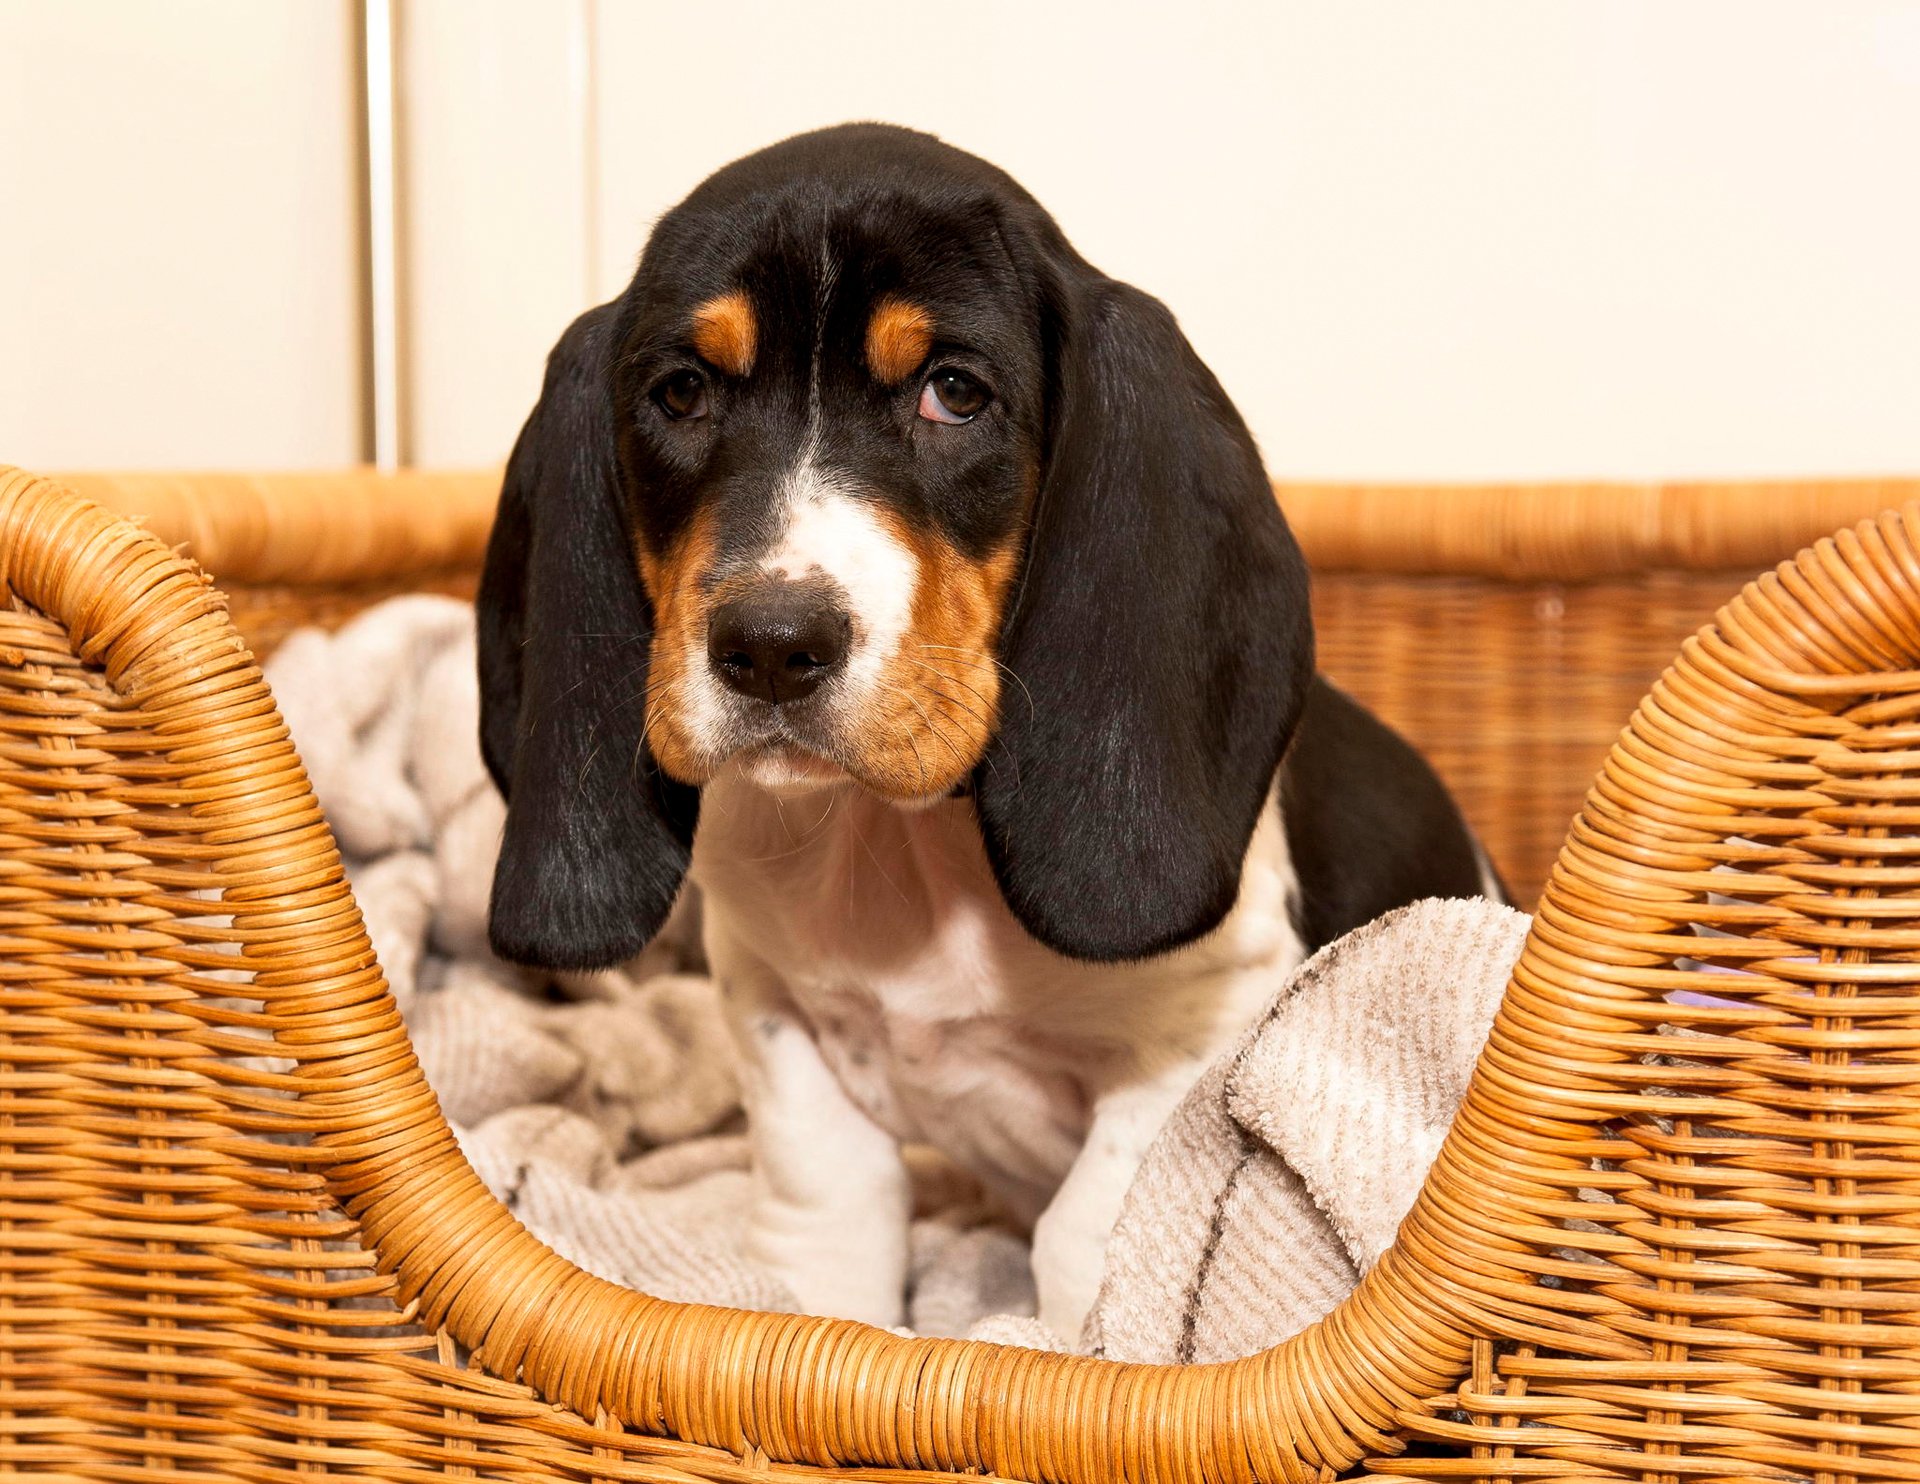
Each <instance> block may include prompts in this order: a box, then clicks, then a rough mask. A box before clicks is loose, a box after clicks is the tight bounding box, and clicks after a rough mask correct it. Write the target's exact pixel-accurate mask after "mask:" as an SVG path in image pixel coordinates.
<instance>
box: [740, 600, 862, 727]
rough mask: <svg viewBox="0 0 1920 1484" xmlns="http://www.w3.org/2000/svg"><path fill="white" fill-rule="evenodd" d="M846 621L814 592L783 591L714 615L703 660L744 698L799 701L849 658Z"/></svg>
mask: <svg viewBox="0 0 1920 1484" xmlns="http://www.w3.org/2000/svg"><path fill="white" fill-rule="evenodd" d="M847 632H848V621H847V615H846V614H845V613H844V612H842V611H841V610H840V609H839V608H838V607H836V606H835V605H834V604H833V603H832V602H831V601H829V600H827V599H825V598H823V597H821V595H820V594H819V593H817V592H811V591H808V590H807V589H806V588H803V587H794V586H791V585H782V586H779V587H774V588H768V589H762V590H760V591H757V592H752V593H748V594H746V595H745V596H743V597H738V598H734V599H732V600H731V601H729V602H725V603H722V604H721V605H720V606H719V607H718V608H716V609H714V610H713V617H712V619H711V620H710V621H709V622H708V625H707V660H708V662H709V663H711V664H712V666H713V668H714V673H715V674H717V675H719V677H720V678H721V679H722V680H724V681H726V683H727V684H728V685H730V686H732V687H733V688H734V689H735V690H737V691H739V692H740V694H741V695H743V696H753V697H754V698H756V699H757V700H762V701H772V702H773V703H774V704H775V705H778V704H779V703H780V702H782V701H797V700H799V699H800V698H801V697H802V696H809V695H812V694H813V692H814V691H816V690H818V689H819V688H820V682H821V681H823V680H825V679H826V678H827V677H828V676H829V675H831V674H832V673H833V672H834V671H835V670H837V669H839V668H840V665H841V662H842V661H844V660H845V659H846V657H847Z"/></svg>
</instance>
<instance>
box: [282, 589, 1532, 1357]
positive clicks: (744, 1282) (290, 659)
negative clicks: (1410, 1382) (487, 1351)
mask: <svg viewBox="0 0 1920 1484" xmlns="http://www.w3.org/2000/svg"><path fill="white" fill-rule="evenodd" d="M267 675H268V679H269V680H270V681H271V683H272V685H273V689H274V692H275V695H276V697H277V699H278V701H279V704H280V707H281V710H282V713H283V714H284V715H285V717H286V720H287V723H288V725H289V726H290V727H291V728H292V731H293V734H294V738H295V741H296V743H297V745H298V747H299V749H300V753H301V756H302V758H303V760H304V761H305V763H306V766H307V770H308V774H309V776H310V777H311V779H312V781H313V786H314V790H315V792H316V794H317V795H318V796H319V799H320V802H321V805H322V807H323V808H324V809H325V810H326V812H327V815H328V818H329V820H330V821H331V822H332V825H333V828H334V832H335V835H336V836H337V838H338V839H339V842H340V847H341V851H342V853H343V854H344V855H345V857H346V859H347V862H348V871H349V874H350V876H351V877H352V880H353V885H354V892H355V895H356V897H357V898H358V900H359V902H360V906H361V911H362V912H363V914H364V915H365V917H366V920H367V927H368V932H369V934H370V936H371V937H372V939H373V943H374V947H375V949H376V951H377V952H378V954H379V956H380V961H381V963H382V964H383V965H384V966H385V968H386V971H387V976H388V980H389V982H390V983H391V984H392V986H393V991H394V995H395V997H396V999H397V1000H398V1001H399V1004H400V1007H401V1010H402V1012H403V1013H404V1015H405V1016H406V1019H407V1025H408V1029H409V1031H410V1032H411V1034H412V1037H413V1042H414V1046H415V1049H416V1051H417V1052H418V1054H419V1057H420V1061H421V1064H422V1066H423V1067H424V1068H425V1071H426V1074H427V1078H428V1080H429V1082H431V1084H432V1085H433V1087H434V1090H435V1091H436V1092H437V1093H438V1094H439V1097H440V1102H441V1106H442V1107H443V1109H444V1110H445V1112H446V1114H447V1118H448V1120H449V1121H450V1122H451V1123H452V1124H453V1126H454V1128H455V1130H456V1132H457V1133H458V1135H459V1137H460V1141H461V1144H462V1147H463V1148H464V1149H465V1150H466V1151H467V1154H468V1156H469V1157H470V1158H471V1159H472V1161H473V1163H474V1166H475V1168H476V1169H477V1170H478V1171H479V1173H480V1175H481V1177H482V1178H483V1179H484V1180H485V1181H486V1182H487V1184H488V1186H489V1187H490V1188H491V1189H492V1190H493V1191H494V1192H495V1193H496V1194H497V1195H498V1196H499V1197H500V1198H501V1199H502V1200H503V1201H505V1202H506V1203H507V1204H508V1205H509V1206H511V1207H512V1208H513V1209H514V1210H515V1211H516V1212H517V1213H518V1215H519V1216H520V1217H521V1219H522V1220H523V1221H525V1222H526V1223H527V1225H528V1226H529V1227H530V1228H531V1229H532V1230H533V1231H534V1232H536V1233H537V1234H538V1235H539V1236H541V1237H542V1238H543V1239H544V1240H546V1241H547V1242H548V1243H550V1244H551V1245H552V1246H553V1247H554V1248H556V1249H557V1250H558V1251H560V1252H562V1253H564V1254H565V1255H566V1256H568V1257H570V1258H572V1259H573V1260H574V1261H575V1262H577V1263H579V1264H580V1265H581V1266H582V1267H584V1268H587V1269H588V1270H590V1271H592V1272H595V1273H598V1274H600V1275H601V1276H603V1277H605V1278H608V1279H611V1280H612V1281H614V1282H617V1283H623V1284H627V1285H630V1286H632V1287H636V1288H641V1289H645V1290H646V1291H648V1292H650V1293H655V1294H659V1295H661V1296H662V1297H666V1298H673V1299H681V1300H688V1301H697V1302H704V1303H717V1304H730V1305H737V1306H741V1307H749V1308H762V1309H791V1308H792V1307H793V1299H792V1296H791V1295H790V1294H789V1293H787V1292H786V1290H785V1289H784V1288H783V1287H782V1286H781V1284H780V1283H779V1282H778V1281H777V1280H776V1279H775V1278H774V1277H773V1276H772V1275H771V1274H770V1273H768V1272H766V1271H765V1270H763V1269H761V1268H760V1267H758V1266H757V1265H756V1264H755V1263H754V1262H752V1261H751V1260H750V1259H749V1258H748V1257H747V1256H746V1255H745V1254H744V1253H743V1251H742V1250H741V1243H740V1233H741V1230H742V1226H743V1216H744V1211H745V1205H746V1200H747V1192H748V1174H747V1150H746V1140H745V1136H744V1133H743V1131H742V1128H741V1115H740V1108H739V1099H738V1092H737V1087H736V1084H735V1080H734V1072H733V1067H732V1061H731V1053H730V1049H729V1046H728V1043H727V1040H726V1036H725V1032H724V1030H723V1028H722V1025H721V1022H720V1016H719V1012H718V1007H717V1005H716V1003H715V997H714V991H713V987H712V985H711V983H710V982H709V981H708V980H707V979H706V978H705V977H704V976H703V975H702V973H701V972H700V970H701V967H702V964H701V958H700V952H699V946H698V924H697V921H696V920H695V918H696V917H697V903H695V902H693V901H691V900H688V901H684V902H683V903H682V905H681V907H680V908H679V909H678V910H677V911H676V912H675V915H674V918H673V920H672V921H671V922H670V923H669V925H668V929H667V931H666V932H665V933H663V934H662V936H661V938H660V940H658V941H657V942H655V943H654V944H653V945H652V946H650V947H649V948H648V950H647V951H646V952H645V953H644V954H642V955H641V957H640V958H638V959H636V960H634V961H633V962H631V963H629V964H626V965H624V966H622V967H621V968H620V969H619V970H616V971H612V972H608V973H604V974H593V975H561V976H545V975H539V974H534V973H530V972H528V971H525V970H520V969H516V968H514V967H512V966H509V965H506V964H503V963H501V962H500V961H498V960H497V959H495V958H493V957H492V955H491V954H490V953H488V951H487V948H486V900H487V892H488V887H489V882H490V879H491V875H492V868H493V857H494V852H495V850H496V848H497V845H498V840H499V832H500V825H501V821H502V819H503V817H504V812H505V811H504V807H503V806H502V804H501V802H500V799H499V797H498V795H497V794H496V793H495V791H494V789H493V785H492V783H491V782H490V781H489V780H488V778H487V776H486V773H485V770H484V768H483V767H482V765H481V762H480V757H479V750H478V744H477V740H476V739H477V737H478V726H479V721H478V712H479V703H478V696H477V693H476V684H475V679H474V675H475V665H474V636H473V614H472V610H471V608H470V607H469V606H468V605H466V604H462V603H458V602H455V601H452V600H450V599H444V598H435V597H412V598H398V599H394V600H392V601H390V602H387V603H384V604H381V605H380V606H378V607H376V608H374V609H371V610H369V611H368V612H367V613H365V614H363V615H362V616H361V617H360V618H358V619H357V620H355V621H354V622H353V623H352V624H350V625H348V626H347V627H346V628H344V629H342V630H340V631H339V632H338V633H336V634H332V635H328V634H323V633H321V632H319V631H314V630H309V631H304V632H301V633H298V634H295V635H293V636H292V637H291V638H289V639H288V640H287V641H286V643H285V644H284V645H282V647H281V648H280V650H279V651H278V653H276V654H275V656H274V658H273V660H272V662H271V663H270V664H269V665H268V667H267ZM689 896H691V893H689ZM1525 929H1526V919H1524V918H1523V917H1521V916H1519V914H1517V913H1514V912H1512V911H1510V910H1509V909H1507V908H1503V907H1497V906H1494V905H1492V904H1490V903H1486V902H1427V903H1421V904H1418V905H1416V906H1414V907H1411V908H1408V909H1406V910H1404V911H1402V912H1399V913H1395V914H1392V915H1390V916H1389V917H1386V918H1383V919H1381V920H1380V921H1379V922H1377V923H1374V924H1371V925H1370V926H1368V927H1366V928H1363V929H1361V930H1360V931H1359V932H1357V933H1355V934H1352V935H1351V936H1350V937H1348V938H1346V939H1344V940H1342V941H1341V942H1340V943H1336V944H1334V945H1332V946H1330V947H1329V948H1327V949H1326V950H1324V951H1323V952H1322V953H1320V954H1319V955H1317V956H1316V957H1315V958H1314V959H1313V960H1311V961H1310V962H1309V963H1308V964H1306V965H1305V966H1304V967H1303V968H1302V969H1301V970H1300V971H1299V972H1298V973H1296V974H1295V975H1294V976H1293V977H1292V978H1291V979H1290V980H1289V981H1288V982H1286V983H1284V984H1280V983H1276V984H1275V986H1274V1000H1273V1002H1272V1004H1271V1006H1270V1007H1269V1009H1268V1011H1267V1013H1266V1014H1265V1016H1263V1018H1262V1019H1261V1021H1260V1022H1259V1023H1258V1024H1257V1025H1256V1026H1254V1027H1252V1028H1251V1029H1250V1030H1249V1031H1248V1033H1247V1035H1246V1037H1245V1038H1244V1039H1243V1041H1242V1042H1241V1044H1240V1045H1239V1046H1238V1047H1237V1048H1236V1049H1235V1051H1234V1052H1233V1053H1232V1054H1230V1055H1229V1056H1228V1057H1226V1058H1224V1059H1223V1060H1222V1062H1221V1063H1220V1064H1219V1065H1218V1066H1216V1067H1215V1068H1214V1069H1213V1071H1212V1072H1211V1073H1210V1074H1209V1075H1208V1076H1207V1077H1206V1078H1205V1079H1203V1081H1202V1082H1201V1084H1200V1085H1199V1086H1198V1087H1196V1088H1195V1090H1194V1092H1193V1094H1192V1095H1191V1096H1190V1097H1189V1098H1188V1099H1187V1101H1186V1102H1185V1103H1184V1104H1183V1105H1182V1107H1181V1108H1180V1109H1179V1110H1178V1111H1177V1112H1176V1114H1175V1115H1174V1117H1173V1118H1172V1119H1171V1120H1170V1122H1169V1124H1168V1126H1167V1128H1166V1129H1165V1131H1164V1132H1163V1133H1162V1135H1161V1137H1160V1139H1159V1141H1158V1142H1157V1143H1156V1145H1155V1146H1154V1148H1153V1150H1152V1151H1151V1152H1150V1153H1149V1155H1148V1158H1147V1161H1146V1163H1145V1165H1144V1166H1143V1167H1142V1169H1141V1172H1140V1175H1139V1178H1138V1180H1137V1181H1136V1182H1135V1185H1134V1188H1133V1191H1132V1193H1131V1194H1130V1196H1129V1197H1128V1201H1127V1205H1126V1210H1125V1212H1124V1214H1123V1216H1122V1218H1121V1221H1120V1224H1119V1226H1118V1228H1117V1229H1116V1231H1115V1233H1114V1237H1113V1241H1112V1245H1111V1248H1110V1251H1109V1254H1108V1263H1107V1272H1106V1278H1105V1282H1104V1285H1103V1287H1102V1291H1101V1295H1100V1300H1099V1303H1098V1304H1097V1305H1096V1308H1095V1312H1094V1314H1093V1316H1092V1317H1091V1319H1090V1320H1089V1322H1088V1328H1087V1332H1086V1333H1085V1334H1084V1335H1081V1336H1077V1337H1059V1336H1053V1335H1050V1334H1047V1333H1046V1332H1045V1331H1043V1330H1042V1329H1041V1328H1040V1326H1039V1325H1038V1323H1037V1321H1035V1320H1034V1319H1033V1318H1032V1314H1033V1307H1034V1294H1033V1284H1032V1280H1031V1277H1030V1275H1029V1272H1028V1267H1027V1248H1026V1241H1025V1238H1024V1236H1023V1235H1022V1234H1021V1233H1019V1232H1018V1231H1016V1230H1015V1229H1013V1228H1012V1227H1011V1226H1010V1225H1008V1224H1007V1223H1005V1222H1004V1221H1002V1220H1001V1219H999V1218H998V1217H997V1216H996V1214H995V1213H994V1212H993V1210H992V1209H991V1207H990V1206H989V1205H988V1204H987V1203H986V1202H985V1201H984V1200H983V1199H982V1198H981V1197H980V1195H979V1193H978V1191H977V1189H976V1188H974V1187H973V1186H972V1184H971V1182H969V1181H968V1180H967V1179H966V1178H965V1177H964V1176H962V1175H960V1174H959V1173H958V1172H957V1171H955V1170H953V1169H952V1168H951V1167H950V1166H947V1165H946V1164H945V1163H944V1162H942V1161H941V1160H940V1159H939V1158H938V1157H937V1156H936V1155H934V1154H933V1153H932V1152H931V1151H927V1150H915V1151H910V1154H911V1157H912V1160H913V1165H914V1169H915V1176H916V1200H915V1220H914V1225H913V1233H912V1265H911V1273H910V1276H909V1293H908V1309H907V1312H908V1315H909V1322H910V1324H911V1326H912V1328H913V1330H915V1331H916V1332H918V1333H922V1334H935V1335H972V1336H973V1337H975V1338H987V1339H997V1340H1002V1341H1006V1342H1010V1343H1018V1344H1027V1345H1035V1346H1041V1347H1045V1348H1051V1349H1068V1348H1077V1349H1082V1350H1086V1351H1089V1352H1091V1353H1101V1354H1107V1355H1111V1356H1114V1357H1116V1358H1123V1359H1134V1360H1151V1361H1174V1360H1210V1359H1216V1358H1225V1357H1229V1356H1233V1355H1240V1354H1246V1353H1249V1352H1251V1351H1253V1350H1257V1349H1261V1348H1264V1347H1265V1346H1266V1345H1268V1344H1271V1343H1273V1342H1274V1341H1276V1340H1278V1339H1281V1338H1284V1337H1285V1336H1286V1335H1288V1334H1290V1333H1292V1332H1293V1331H1294V1330H1296V1329H1298V1328H1300V1327H1302V1326H1303V1325H1305V1324H1307V1323H1309V1322H1311V1321H1312V1320H1313V1319H1314V1318H1316V1317H1318V1316H1319V1315H1320V1314H1322V1313H1324V1312H1325V1311H1326V1310H1327V1309H1329V1308H1330V1307H1332V1305H1333V1304H1334V1303H1336V1302H1338V1300H1339V1298H1340V1297H1341V1296H1342V1295H1343V1294H1344V1293H1345V1292H1346V1291H1347V1290H1348V1289H1349V1288H1350V1287H1351V1286H1352V1285H1353V1283H1354V1282H1355V1281H1356V1278H1357V1275H1358V1274H1359V1273H1361V1272H1363V1271H1365V1269H1366V1268H1367V1266H1369V1265H1370V1264H1371V1263H1372V1262H1373V1261H1374V1259H1375V1258H1377V1257H1378V1255H1379V1254H1380V1252H1381V1251H1383V1250H1384V1249H1385V1248H1386V1246H1387V1245H1388V1244H1389V1243H1390V1242H1391V1240H1392V1236H1393V1231H1394V1228H1395V1227H1396V1226H1397V1225H1398V1223H1399V1220H1400V1218H1401V1216H1402V1215H1403V1214H1404V1213H1405V1211H1406V1209H1407V1207H1408V1205H1409V1204H1410V1203H1411V1201H1412V1198H1413V1195H1414V1193H1415V1192H1416V1191H1417V1189H1418V1186H1419V1181H1420V1177H1421V1175H1422V1174H1423V1173H1424V1171H1425V1169H1426V1167H1427V1165H1428V1163H1429V1162H1430V1161H1431V1159H1432V1156H1433V1152H1434V1151H1435V1149H1437V1147H1438V1144H1439V1140H1440V1138H1441V1136H1442V1135H1443V1134H1444V1131H1445V1129H1446V1126H1447V1124H1448V1122H1449V1121H1450V1119H1451V1116H1452V1112H1453V1109H1454V1106H1455V1104H1456V1103H1457V1102H1458V1100H1459V1097H1460V1094H1461V1091H1462V1090H1463V1088H1464V1086H1465V1079H1466V1076H1467V1073H1468V1072H1469V1070H1470V1069H1471V1065H1472V1061H1473V1057H1474V1054H1475V1052H1476V1051H1477V1049H1478V1046H1479V1044H1480V1042H1481V1040H1482V1039H1483V1038H1484V1036H1485V1032H1486V1027H1487V1024H1488V1022H1489V1020H1490V1019H1491V1016H1492V1013H1493V1009H1494V1006H1495V1005H1496V1004H1497V1002H1498V997H1499V993H1500V990H1501V988H1502V986H1503V985H1504V983H1505V979H1506V973H1507V970H1508V968H1509V967H1510V966H1511V964H1512V962H1513V960H1514V959H1515V958H1516V957H1517V956H1518V953H1519V947H1520V941H1521V938H1522V937H1523V936H1524V933H1525ZM1070 1340H1071V1341H1072V1342H1073V1343H1072V1344H1069V1343H1068V1342H1069V1341H1070Z"/></svg>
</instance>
